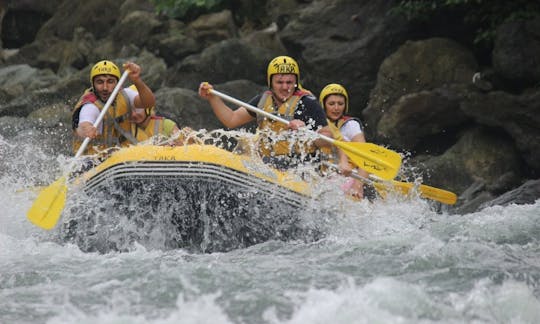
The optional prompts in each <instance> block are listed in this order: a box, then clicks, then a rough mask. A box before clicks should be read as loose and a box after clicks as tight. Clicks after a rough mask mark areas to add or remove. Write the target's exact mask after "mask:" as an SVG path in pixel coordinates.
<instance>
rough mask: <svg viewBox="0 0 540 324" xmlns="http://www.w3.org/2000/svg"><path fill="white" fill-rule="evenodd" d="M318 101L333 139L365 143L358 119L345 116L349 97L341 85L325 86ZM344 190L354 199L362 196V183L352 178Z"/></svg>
mask: <svg viewBox="0 0 540 324" xmlns="http://www.w3.org/2000/svg"><path fill="white" fill-rule="evenodd" d="M319 101H320V103H321V106H322V107H323V108H324V112H325V113H326V118H327V119H328V124H329V125H330V126H331V129H332V130H333V132H334V137H336V136H341V137H342V138H343V140H345V141H347V142H362V143H365V142H366V138H365V136H364V131H363V128H362V122H361V121H360V119H358V118H355V117H350V116H347V115H346V114H347V113H348V111H349V95H348V94H347V90H345V88H344V87H343V86H342V85H340V84H337V83H331V84H328V85H327V86H325V87H324V88H323V89H322V91H321V94H320V95H319ZM337 132H339V135H338V133H337ZM358 173H359V174H360V175H361V176H363V177H367V172H366V171H364V170H362V169H358ZM344 190H345V191H346V192H347V193H348V194H350V195H352V196H353V197H355V198H363V196H364V185H363V183H362V182H361V181H359V180H356V179H353V178H349V179H348V181H347V183H346V184H345V186H344Z"/></svg>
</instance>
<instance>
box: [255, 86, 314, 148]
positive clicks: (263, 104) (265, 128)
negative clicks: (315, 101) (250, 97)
mask: <svg viewBox="0 0 540 324" xmlns="http://www.w3.org/2000/svg"><path fill="white" fill-rule="evenodd" d="M309 94H310V93H309V92H307V91H304V90H296V91H295V92H294V93H293V95H292V96H291V97H290V98H289V99H287V101H285V102H283V103H282V104H281V105H280V106H279V107H277V109H276V108H275V106H274V100H273V97H272V92H271V91H270V90H267V91H265V92H264V93H263V94H262V96H261V99H260V100H259V103H258V104H257V107H258V108H259V109H261V110H264V111H265V112H267V113H270V114H272V115H276V116H279V117H281V118H283V119H285V120H288V121H291V120H293V119H294V113H295V111H296V109H297V108H298V104H299V103H300V100H301V99H302V97H304V96H306V95H309ZM257 124H258V126H259V127H258V135H259V136H258V140H259V151H260V154H261V155H262V156H279V155H295V154H300V155H306V154H312V153H313V152H315V150H316V147H315V146H314V145H312V144H310V145H302V144H299V143H298V141H294V142H291V141H290V140H288V139H285V138H283V137H284V136H287V135H286V134H287V133H288V129H287V125H285V124H283V123H282V122H279V121H274V120H273V119H269V118H265V117H264V116H262V115H257ZM276 137H277V138H276ZM287 137H288V136H287Z"/></svg>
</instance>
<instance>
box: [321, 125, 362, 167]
mask: <svg viewBox="0 0 540 324" xmlns="http://www.w3.org/2000/svg"><path fill="white" fill-rule="evenodd" d="M326 120H327V121H328V127H329V128H330V131H331V132H332V136H333V137H334V139H335V140H337V141H345V138H344V137H343V134H341V127H343V125H345V124H346V123H347V122H349V121H351V120H356V121H357V122H358V123H359V124H360V128H363V126H362V122H361V121H360V119H359V118H356V117H351V116H341V118H340V119H338V120H336V121H332V120H330V119H328V118H327V119H326ZM321 151H322V154H323V159H325V160H328V161H330V162H332V163H335V164H337V162H338V160H339V157H338V153H337V148H336V147H335V146H333V145H332V146H331V147H323V148H321ZM349 163H351V164H352V162H351V161H350V160H349Z"/></svg>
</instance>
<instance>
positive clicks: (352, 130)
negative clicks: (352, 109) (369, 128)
mask: <svg viewBox="0 0 540 324" xmlns="http://www.w3.org/2000/svg"><path fill="white" fill-rule="evenodd" d="M339 131H340V132H341V135H343V139H344V140H346V141H347V142H350V141H352V139H353V138H354V137H355V136H356V135H358V134H362V127H360V124H359V123H358V122H357V121H356V120H354V119H352V120H348V121H347V122H346V123H345V124H343V126H341V128H340V129H339Z"/></svg>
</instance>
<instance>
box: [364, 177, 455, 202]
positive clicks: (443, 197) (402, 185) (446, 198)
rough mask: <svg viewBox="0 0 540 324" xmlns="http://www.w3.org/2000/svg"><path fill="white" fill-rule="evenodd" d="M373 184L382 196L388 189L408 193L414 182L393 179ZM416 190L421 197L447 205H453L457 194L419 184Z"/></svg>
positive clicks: (384, 195)
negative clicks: (388, 181) (389, 181)
mask: <svg viewBox="0 0 540 324" xmlns="http://www.w3.org/2000/svg"><path fill="white" fill-rule="evenodd" d="M373 185H374V186H375V189H377V192H378V193H379V194H380V195H381V196H382V197H383V198H384V197H386V193H387V191H389V190H395V191H397V192H399V193H401V194H403V195H408V194H409V193H410V192H411V190H412V189H413V188H414V184H413V183H410V182H402V181H395V180H393V181H392V182H391V183H387V184H386V183H381V182H374V183H373ZM418 190H419V192H420V196H421V197H423V198H427V199H431V200H435V201H439V202H441V203H443V204H447V205H454V204H455V203H456V201H457V196H456V194H455V193H453V192H450V191H447V190H443V189H439V188H435V187H431V186H427V185H420V186H419V187H418Z"/></svg>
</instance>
